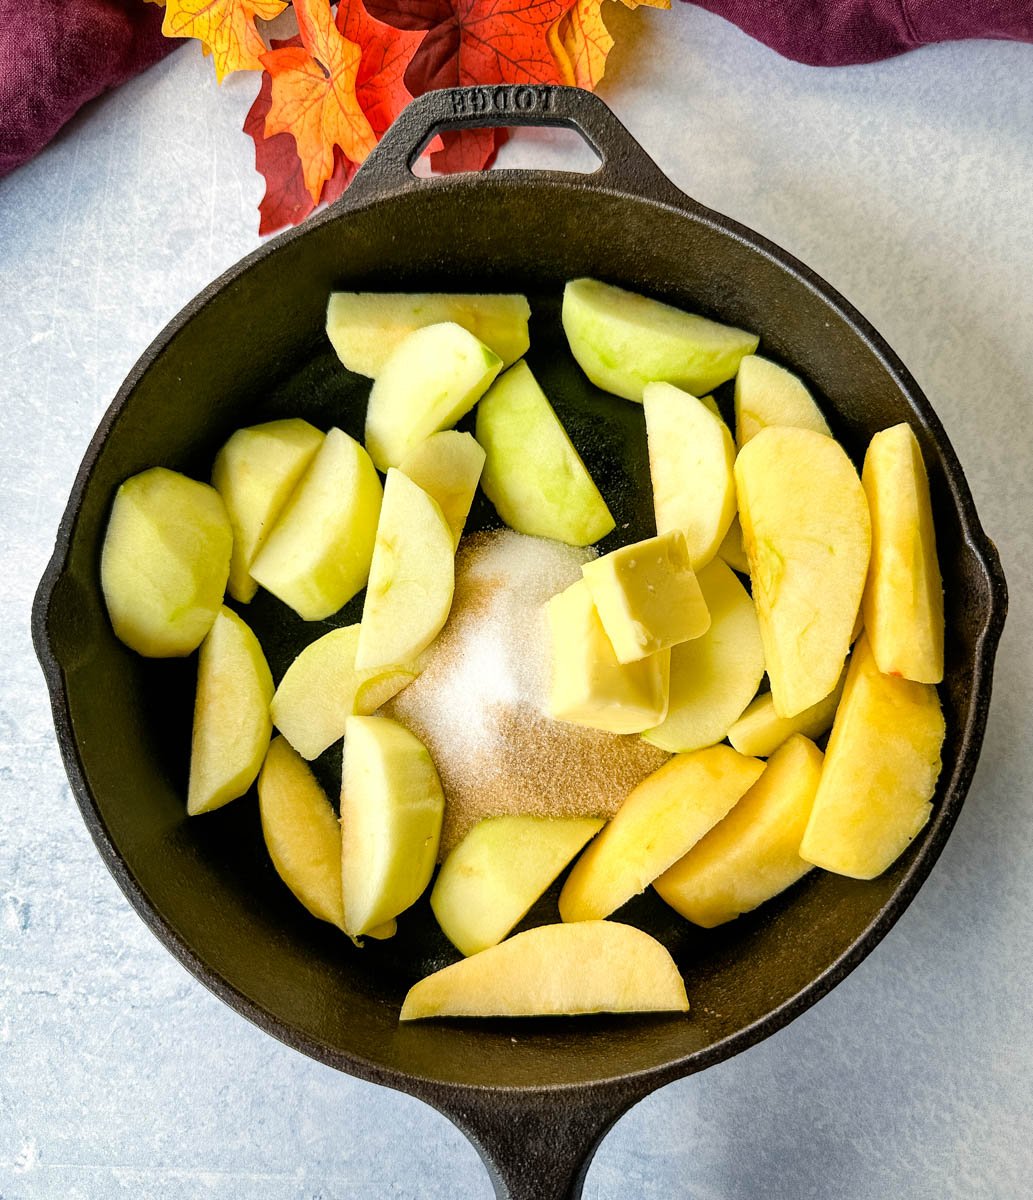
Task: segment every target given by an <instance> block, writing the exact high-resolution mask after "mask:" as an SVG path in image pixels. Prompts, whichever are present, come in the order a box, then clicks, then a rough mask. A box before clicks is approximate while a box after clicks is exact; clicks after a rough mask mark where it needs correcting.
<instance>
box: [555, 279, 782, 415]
mask: <svg viewBox="0 0 1033 1200" xmlns="http://www.w3.org/2000/svg"><path fill="white" fill-rule="evenodd" d="M563 330H564V332H565V333H566V335H567V341H568V342H569V343H570V349H571V351H572V353H573V355H574V357H575V358H576V359H577V361H578V363H579V364H580V366H581V369H582V370H583V371H584V373H585V374H586V375H587V376H588V378H589V379H590V380H591V381H592V382H593V383H594V384H595V385H596V386H597V387H601V388H603V389H604V390H605V391H607V392H613V393H614V394H615V395H618V396H623V397H624V398H625V399H626V400H641V399H642V389H643V388H644V387H645V385H646V384H647V383H652V382H653V381H655V380H663V381H665V382H667V383H673V384H674V385H675V386H676V387H679V388H684V389H685V390H686V391H687V392H692V393H693V395H697V396H698V395H702V394H703V393H704V392H709V391H710V389H711V388H714V387H717V385H718V384H719V383H724V381H725V380H726V379H731V378H732V376H733V375H734V374H735V372H736V369H737V367H738V366H739V360H740V359H741V358H742V357H743V355H744V354H751V353H752V352H753V351H754V350H756V348H757V343H758V340H759V339H758V338H757V337H756V336H755V335H754V334H752V333H746V332H745V331H744V330H742V329H735V328H733V327H732V326H730V325H720V324H718V322H716V321H710V320H708V319H707V318H706V317H698V316H694V315H692V314H690V313H686V312H682V311H681V309H678V308H672V307H671V305H669V304H662V303H661V302H660V301H659V300H651V299H649V298H647V297H646V296H640V295H637V294H636V293H635V292H628V291H625V290H624V289H623V288H619V287H614V286H613V285H611V284H607V283H600V282H599V280H597V279H574V280H571V281H570V282H569V283H568V284H567V286H566V287H565V288H564V290H563Z"/></svg>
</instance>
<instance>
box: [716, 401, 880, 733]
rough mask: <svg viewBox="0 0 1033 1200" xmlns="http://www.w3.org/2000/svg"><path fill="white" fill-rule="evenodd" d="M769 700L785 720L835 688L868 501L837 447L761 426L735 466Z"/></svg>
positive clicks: (863, 560)
mask: <svg viewBox="0 0 1033 1200" xmlns="http://www.w3.org/2000/svg"><path fill="white" fill-rule="evenodd" d="M735 480H736V486H737V489H738V495H739V518H740V520H741V521H742V532H743V541H744V543H745V546H746V556H747V558H748V559H749V563H750V579H751V580H752V582H753V599H754V600H755V602H756V605H757V616H758V617H759V619H760V632H761V636H762V638H763V639H764V658H765V662H766V663H767V670H768V677H769V678H770V680H771V697H772V700H773V702H774V705H775V712H776V713H778V715H779V716H780V717H794V716H796V714H797V713H800V712H803V710H804V709H805V708H810V707H811V705H812V704H817V703H818V701H819V700H823V699H824V698H825V697H826V696H827V695H828V694H829V693H830V692H831V691H832V689H833V688H834V687H835V686H836V681H837V680H838V679H839V676H840V673H841V672H842V670H843V663H844V661H845V660H846V656H847V651H848V649H849V648H850V635H851V632H852V630H853V628H854V622H855V620H856V618H857V611H858V608H859V606H860V603H861V593H862V591H863V590H864V582H865V576H866V575H867V572H868V556H869V550H870V548H871V520H870V518H869V515H868V501H867V500H866V498H865V494H864V489H863V488H862V487H861V481H860V479H858V477H857V471H856V470H855V469H854V465H853V463H851V461H850V459H849V458H847V456H846V452H845V451H844V450H843V448H842V447H841V446H840V445H838V444H837V443H836V442H834V441H833V440H832V438H829V437H825V436H824V435H823V434H820V433H815V432H814V431H813V430H811V429H793V428H789V427H782V426H775V425H769V426H768V427H767V428H765V429H762V430H761V431H760V432H759V433H758V434H757V435H756V436H755V437H754V438H752V439H751V440H750V441H749V442H748V443H747V444H746V445H745V446H744V447H743V448H742V450H740V451H739V457H738V458H737V459H736V460H735Z"/></svg>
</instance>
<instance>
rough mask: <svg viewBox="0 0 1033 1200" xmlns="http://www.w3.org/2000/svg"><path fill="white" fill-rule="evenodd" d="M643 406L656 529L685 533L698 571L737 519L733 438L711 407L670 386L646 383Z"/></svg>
mask: <svg viewBox="0 0 1033 1200" xmlns="http://www.w3.org/2000/svg"><path fill="white" fill-rule="evenodd" d="M642 402H643V405H644V407H645V413H646V438H647V441H648V446H649V477H650V480H651V481H652V485H653V511H654V513H655V515H656V529H657V532H658V533H667V532H668V531H669V530H671V529H681V530H682V531H683V532H684V534H685V538H686V540H687V542H688V545H689V557H690V558H691V559H692V565H693V567H694V568H695V569H696V570H697V571H698V570H700V569H701V568H702V567H705V566H706V565H707V563H708V562H710V560H711V559H712V558H713V557H714V555H715V554H716V553H717V550H718V547H719V546H720V545H721V543H722V541H723V540H724V537H725V534H726V533H727V532H728V529H729V526H730V525H731V523H732V521H733V519H734V517H735V476H734V475H733V467H734V465H735V445H734V443H733V442H732V435H731V434H730V433H729V432H728V426H727V425H726V424H725V423H724V421H722V420H721V419H720V418H719V417H715V416H714V414H713V413H712V412H710V410H709V409H708V408H707V407H706V405H704V404H702V403H700V401H699V400H697V399H696V397H695V396H690V395H689V393H688V392H683V391H680V390H679V389H678V388H676V387H672V386H671V385H670V384H669V383H650V384H647V385H646V388H645V390H644V392H643V395H642Z"/></svg>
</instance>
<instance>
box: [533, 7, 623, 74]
mask: <svg viewBox="0 0 1033 1200" xmlns="http://www.w3.org/2000/svg"><path fill="white" fill-rule="evenodd" d="M625 3H627V0H625ZM602 9H603V0H576V3H575V5H574V7H573V8H572V9H571V10H570V12H567V13H564V14H563V16H562V17H560V19H559V20H558V21H557V22H556V24H555V25H553V27H552V28H551V29H550V30H549V45H550V47H551V48H552V52H553V54H554V56H555V58H556V62H557V64H558V65H559V66H560V67H562V69H563V73H564V75H565V76H566V82H567V83H571V84H574V85H575V86H577V87H580V88H587V89H588V91H590V92H591V91H594V90H595V88H596V86H597V85H598V83H599V81H600V79H602V77H603V74H604V72H605V71H606V56H607V55H608V54H609V53H610V51H611V50H612V49H613V37H612V35H611V34H610V31H609V30H608V29H607V28H606V23H605V22H604V21H603V12H602Z"/></svg>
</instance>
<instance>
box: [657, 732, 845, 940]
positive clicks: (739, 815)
mask: <svg viewBox="0 0 1033 1200" xmlns="http://www.w3.org/2000/svg"><path fill="white" fill-rule="evenodd" d="M821 763H822V754H821V751H820V750H819V749H818V747H817V746H815V744H814V743H813V742H810V741H808V740H807V738H805V737H802V736H801V735H799V734H795V735H794V736H793V737H791V738H790V739H789V740H788V741H787V742H784V743H783V744H782V745H781V746H780V747H779V748H778V750H776V751H775V754H774V756H773V757H772V759H771V761H770V762H769V763H768V765H767V767H765V769H764V773H763V775H761V776H760V778H759V779H758V780H757V782H756V783H755V784H754V785H753V786H752V787H751V788H750V790H749V791H748V792H747V793H746V794H745V795H744V796H743V797H742V799H741V800H740V801H739V802H738V804H736V805H735V807H734V808H733V809H732V811H731V812H730V813H729V814H728V816H726V817H725V818H724V820H722V821H719V822H718V823H717V824H716V825H715V826H714V828H713V829H711V830H710V832H709V833H708V834H706V835H705V836H704V837H703V838H701V839H700V840H699V841H698V842H697V843H696V844H695V846H693V847H692V849H691V850H690V851H689V852H688V854H686V855H685V857H684V858H681V859H679V860H678V862H676V863H675V864H674V866H673V867H671V868H670V869H669V870H667V871H665V872H664V873H663V875H661V876H660V878H659V879H657V880H656V883H655V884H654V887H655V888H656V890H657V892H658V893H659V895H660V897H661V899H663V900H666V901H667V903H668V904H669V905H670V906H671V907H672V908H673V909H675V910H676V911H677V912H679V913H681V915H682V916H683V917H685V918H686V920H689V921H692V922H693V924H695V925H702V927H703V928H704V929H713V928H714V926H715V925H723V924H724V923H725V922H726V921H731V920H732V919H733V918H734V917H737V916H739V914H740V913H745V912H752V911H753V909H755V908H757V907H758V906H759V905H761V904H764V903H765V902H766V901H768V900H770V899H772V897H774V896H777V895H778V894H779V893H780V892H784V891H785V889H786V888H787V887H791V886H792V885H793V884H794V883H796V882H797V880H799V879H802V878H803V877H804V875H806V874H807V872H808V871H810V870H811V864H810V863H809V862H805V861H804V860H803V859H802V858H801V857H800V839H801V838H802V837H803V831H804V830H805V829H806V827H807V819H808V817H809V816H810V814H811V808H812V806H813V804H814V796H815V793H816V792H817V790H818V780H819V779H820V778H821Z"/></svg>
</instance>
